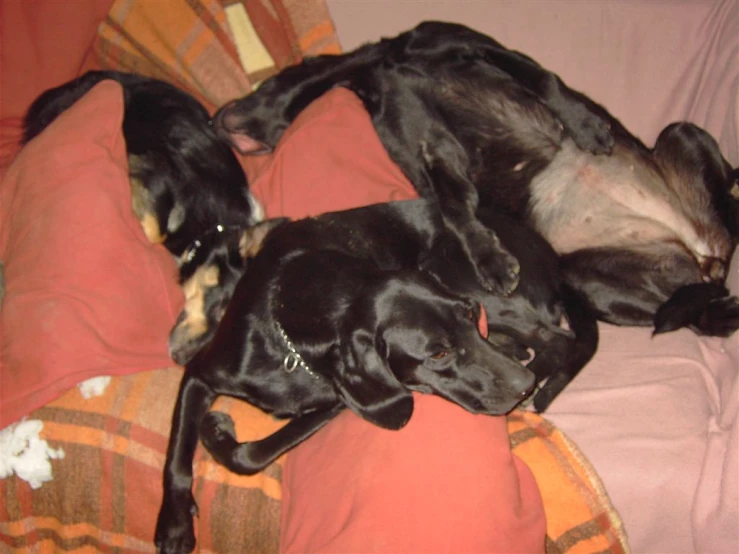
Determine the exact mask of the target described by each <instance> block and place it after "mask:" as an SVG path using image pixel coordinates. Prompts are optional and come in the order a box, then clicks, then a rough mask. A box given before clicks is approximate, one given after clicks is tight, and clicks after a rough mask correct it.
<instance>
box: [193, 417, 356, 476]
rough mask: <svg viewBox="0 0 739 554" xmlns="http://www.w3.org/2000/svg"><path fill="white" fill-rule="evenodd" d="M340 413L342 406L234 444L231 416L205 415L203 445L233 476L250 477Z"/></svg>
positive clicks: (202, 435)
mask: <svg viewBox="0 0 739 554" xmlns="http://www.w3.org/2000/svg"><path fill="white" fill-rule="evenodd" d="M343 409H344V406H343V405H340V406H337V407H335V408H332V409H329V410H317V411H315V412H310V413H307V414H303V415H301V416H298V417H296V418H295V419H291V420H290V421H289V422H288V423H287V424H286V425H285V426H284V427H282V428H280V429H278V430H277V431H275V432H274V433H272V434H271V435H270V436H268V437H265V438H263V439H261V440H258V441H252V442H242V443H240V442H238V441H237V440H236V430H235V429H234V422H233V419H231V416H229V415H228V414H225V413H223V412H208V413H207V414H205V417H204V418H203V421H202V423H201V428H200V433H201V438H202V441H203V445H204V446H205V448H206V449H207V450H208V452H210V453H211V455H212V456H213V458H215V460H216V461H217V462H218V463H220V464H221V465H223V466H225V467H226V468H228V469H229V470H230V471H233V472H234V473H239V474H241V475H253V474H255V473H258V472H260V471H262V470H263V469H264V468H265V467H267V466H268V465H269V464H271V463H272V462H274V461H275V460H276V459H277V458H279V457H280V456H282V455H283V454H284V453H285V452H287V451H288V450H290V449H292V448H294V447H295V446H297V445H298V444H300V443H301V442H303V441H304V440H305V439H307V438H308V437H310V436H311V435H312V434H314V433H315V432H316V431H318V430H319V429H320V428H321V427H323V426H324V425H326V424H327V423H328V422H329V421H331V420H332V419H333V418H334V417H336V415H337V414H338V413H339V412H340V411H341V410H343Z"/></svg>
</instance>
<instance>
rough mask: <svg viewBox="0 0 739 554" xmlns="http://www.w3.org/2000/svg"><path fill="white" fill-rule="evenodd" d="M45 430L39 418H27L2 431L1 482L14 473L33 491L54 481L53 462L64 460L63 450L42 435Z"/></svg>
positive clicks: (0, 442) (0, 441)
mask: <svg viewBox="0 0 739 554" xmlns="http://www.w3.org/2000/svg"><path fill="white" fill-rule="evenodd" d="M43 427H44V424H43V422H42V421H40V420H38V419H24V420H22V421H19V422H18V423H13V424H12V425H9V426H7V427H6V428H5V429H2V430H0V479H5V478H6V477H10V476H11V475H13V473H15V474H16V475H17V476H18V477H20V478H21V479H23V480H24V481H28V483H29V484H30V485H31V488H32V489H37V488H39V487H40V486H41V485H43V484H44V483H45V482H46V481H51V479H52V478H53V475H52V471H51V460H56V459H61V458H64V450H62V449H61V448H59V449H56V450H54V449H53V448H51V447H49V443H47V442H46V441H45V440H44V439H42V438H41V437H40V435H39V433H40V432H41V429H43Z"/></svg>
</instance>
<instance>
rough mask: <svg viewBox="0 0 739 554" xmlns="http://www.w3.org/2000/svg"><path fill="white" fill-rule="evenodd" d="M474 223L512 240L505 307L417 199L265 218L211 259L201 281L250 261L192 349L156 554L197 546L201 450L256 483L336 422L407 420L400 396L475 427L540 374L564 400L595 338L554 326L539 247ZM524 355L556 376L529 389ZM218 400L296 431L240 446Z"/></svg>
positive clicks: (552, 295)
mask: <svg viewBox="0 0 739 554" xmlns="http://www.w3.org/2000/svg"><path fill="white" fill-rule="evenodd" d="M480 217H481V218H482V220H483V221H485V222H486V224H489V225H491V227H493V228H497V229H500V230H501V237H503V238H504V239H506V238H508V235H507V234H506V232H507V231H510V234H511V236H512V237H513V240H512V241H510V242H508V243H507V246H509V248H510V249H511V250H512V251H514V252H515V253H518V252H519V250H520V251H521V253H522V255H521V273H520V274H521V283H520V285H519V287H518V289H517V290H516V291H515V292H514V293H512V294H511V295H510V296H507V297H503V296H498V295H494V294H492V293H490V292H489V291H488V290H486V289H485V288H484V287H482V286H481V285H480V284H479V282H478V281H477V276H476V273H475V271H474V268H473V267H472V266H471V264H469V262H467V261H466V259H465V254H464V253H463V252H461V245H460V244H459V240H458V239H457V238H456V236H455V235H454V234H453V233H449V232H448V231H446V230H445V228H444V226H443V224H442V221H441V217H440V214H439V209H438V206H436V205H435V204H434V203H433V202H429V201H425V200H414V201H407V202H395V203H389V204H376V205H373V206H368V207H364V208H358V209H354V210H348V211H344V212H336V213H329V214H324V215H321V216H318V217H314V218H306V219H302V220H299V221H294V222H287V221H286V220H268V221H265V222H262V223H260V224H257V225H256V226H254V227H251V228H249V229H247V230H246V231H245V232H244V234H243V235H242V236H241V237H240V240H238V241H234V240H233V239H229V240H228V242H230V244H229V245H228V246H225V245H224V248H223V249H222V250H219V249H212V250H211V252H213V253H215V252H220V255H219V256H217V257H215V258H212V259H211V260H210V262H208V263H206V264H203V265H202V266H201V268H200V269H201V270H203V271H209V270H210V269H209V268H210V267H217V268H219V269H217V271H218V272H221V271H222V267H223V263H224V258H225V257H227V256H228V255H229V254H227V251H229V250H230V251H231V254H230V255H231V256H234V255H240V256H243V257H245V258H248V259H247V261H246V265H247V269H246V271H245V273H244V274H243V276H242V277H241V279H240V280H239V281H238V284H237V285H236V287H235V290H234V294H233V296H232V298H231V300H230V302H229V304H228V307H227V308H226V312H225V314H224V316H223V318H222V320H221V321H220V324H219V325H218V327H217V328H208V329H207V330H206V332H205V333H204V334H202V335H199V336H198V337H197V340H198V341H201V346H202V347H201V348H200V349H199V350H198V351H197V353H196V354H195V355H194V357H193V358H192V360H191V361H190V362H189V363H188V364H187V366H186V370H185V375H184V377H183V381H182V384H181V387H180V393H179V396H178V400H177V405H176V407H175V412H174V415H173V424H172V431H171V434H170V443H169V447H168V451H167V461H166V464H165V470H164V497H163V503H162V508H161V511H160V514H159V519H158V523H157V531H156V539H155V540H156V544H157V546H158V547H159V548H160V550H161V551H162V552H186V551H190V550H191V549H192V548H193V546H194V535H193V522H192V517H193V514H194V513H195V510H196V507H195V503H194V500H193V496H192V491H191V486H192V462H193V456H194V452H195V448H196V445H197V443H198V439H199V438H200V439H201V440H202V441H203V443H204V444H205V446H206V448H207V449H208V450H209V451H210V452H211V454H212V455H213V456H214V458H215V459H216V460H217V461H218V462H220V463H221V464H223V465H225V466H226V467H227V468H229V469H230V470H232V471H234V472H238V473H246V474H251V473H255V472H257V471H260V470H261V469H263V468H264V467H265V466H266V465H267V464H269V463H270V462H272V461H273V460H275V459H276V458H277V457H278V456H280V455H281V454H283V453H284V452H286V451H287V450H289V449H290V448H292V447H293V446H295V445H296V444H298V443H299V442H301V441H302V440H304V439H306V438H307V437H308V436H310V435H311V434H313V433H314V432H316V431H317V430H318V429H319V428H320V427H321V426H323V425H324V424H325V423H327V422H328V421H329V420H330V419H332V418H333V417H334V416H335V415H336V414H337V413H338V412H339V411H340V410H343V409H345V408H349V409H351V410H353V411H354V412H355V413H357V414H358V415H360V416H361V417H363V418H364V419H366V420H368V421H370V422H372V423H374V424H376V425H379V426H381V427H384V428H388V429H399V428H401V427H403V426H404V425H405V424H406V422H407V421H408V419H409V418H410V417H411V413H412V411H413V400H412V396H411V391H420V392H424V393H431V394H436V395H439V396H441V397H443V398H446V399H448V400H450V401H452V402H455V403H457V404H458V405H460V406H462V407H464V408H465V409H467V410H469V411H470V412H473V413H484V414H504V413H506V412H508V411H509V410H511V409H512V408H513V407H514V406H515V405H516V404H518V403H519V402H520V401H521V400H522V399H523V398H524V397H526V396H527V395H528V394H530V392H531V390H532V388H533V386H534V384H535V381H536V380H539V379H540V378H541V377H542V375H543V376H544V377H547V376H548V377H549V380H548V381H547V383H550V382H551V383H552V385H551V387H552V390H551V391H549V392H547V393H545V394H544V397H546V398H547V399H549V398H550V397H553V396H554V395H556V393H557V392H559V390H561V387H560V385H561V383H562V382H564V383H566V382H567V381H569V379H570V378H571V375H569V372H572V371H574V372H575V373H576V371H577V370H579V368H580V367H582V365H584V363H585V362H586V361H587V359H588V358H589V356H590V355H592V352H593V351H594V349H595V342H594V340H596V339H597V335H595V334H592V333H591V334H587V333H583V334H582V337H586V338H585V339H581V340H580V341H578V340H577V338H576V337H574V336H573V333H571V332H568V331H566V330H563V329H562V328H561V327H560V323H561V321H560V320H561V319H562V317H563V315H565V316H566V318H567V319H568V320H569V319H570V314H564V311H563V307H562V303H561V302H560V300H559V297H558V295H559V292H560V291H559V284H560V283H559V281H558V280H557V278H556V275H557V256H556V254H554V252H553V251H552V250H551V247H549V245H548V244H547V243H546V241H544V240H543V239H541V238H540V237H536V236H535V233H534V232H533V231H531V230H529V229H527V228H526V227H524V226H523V225H522V224H520V223H518V222H515V221H514V220H507V219H505V218H503V217H500V216H497V215H496V214H494V213H492V212H486V213H481V214H480ZM517 228H518V229H519V230H520V233H519V232H516V229H517ZM550 263H551V265H547V264H550ZM226 265H228V264H226ZM186 312H187V307H186V309H185V313H186ZM587 313H588V312H586V315H587ZM486 319H487V321H486ZM568 322H569V324H570V327H571V328H572V329H573V330H575V329H585V330H586V331H587V330H588V329H591V330H592V329H594V328H595V320H593V319H591V320H588V319H587V318H585V319H584V320H582V321H580V320H579V319H577V314H576V315H575V318H574V319H573V320H571V321H568ZM486 324H487V325H488V326H489V329H490V332H491V336H490V340H486V339H485V338H484V336H485V335H487V329H485V328H484V327H485V325H486ZM190 331H191V329H190V325H189V324H188V323H187V317H185V318H183V320H182V326H181V327H180V326H178V328H175V331H174V332H173V335H172V350H173V351H177V350H178V349H180V348H188V346H187V343H188V341H189V337H190ZM575 334H576V333H575ZM526 348H532V349H533V350H534V351H535V357H534V359H533V361H531V362H530V363H529V368H531V369H532V371H534V372H537V371H540V372H545V371H553V372H554V374H553V375H551V376H549V375H548V374H546V375H544V374H543V373H542V374H541V375H540V374H538V373H537V375H536V377H535V376H534V374H533V373H532V371H529V369H527V368H526V367H525V366H524V365H522V364H521V363H520V362H519V360H517V359H515V358H520V357H523V356H524V355H525V354H524V353H523V352H522V351H523V350H525V349H526ZM583 359H584V360H583ZM537 362H538V363H539V366H538V368H537V369H536V370H535V369H534V367H536V364H537ZM561 386H563V385H561ZM558 387H560V388H559V390H558ZM546 389H547V385H544V389H542V391H540V393H537V396H538V394H541V393H542V392H544V390H546ZM218 395H228V396H235V397H237V398H240V399H243V400H245V401H247V402H249V403H251V404H253V405H256V406H258V407H260V408H261V409H263V410H265V411H267V412H268V413H271V414H273V415H275V416H277V417H283V418H291V420H290V422H288V423H287V424H286V425H285V426H284V427H283V428H281V429H280V430H279V431H277V432H276V433H274V434H273V435H270V436H269V437H267V438H265V439H262V440H259V441H256V442H250V443H241V444H240V443H238V442H237V440H236V438H235V433H234V428H233V422H232V421H231V419H230V417H229V416H227V415H225V414H222V413H217V412H208V409H209V407H210V406H211V404H212V403H213V401H214V400H215V398H216V397H217V396H218Z"/></svg>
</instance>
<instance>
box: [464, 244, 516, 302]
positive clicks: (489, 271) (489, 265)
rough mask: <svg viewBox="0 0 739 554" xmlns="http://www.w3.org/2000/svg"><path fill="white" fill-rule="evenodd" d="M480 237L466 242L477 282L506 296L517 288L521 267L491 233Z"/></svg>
mask: <svg viewBox="0 0 739 554" xmlns="http://www.w3.org/2000/svg"><path fill="white" fill-rule="evenodd" d="M481 235H482V236H478V237H476V238H475V239H473V240H471V241H468V245H469V248H470V255H471V257H472V261H473V263H474V267H475V269H476V271H477V277H478V280H479V281H480V284H481V285H482V286H483V287H485V288H486V289H487V290H489V291H491V292H493V293H495V294H502V295H504V296H507V295H509V294H510V293H512V292H513V291H514V290H516V287H517V286H518V280H519V277H520V275H519V274H520V272H521V266H520V265H519V263H518V260H517V259H516V258H515V257H514V256H513V255H511V254H510V253H509V252H508V251H507V250H506V249H505V248H503V246H502V245H501V244H500V241H499V240H498V237H497V235H495V234H494V233H493V232H492V231H490V232H486V233H482V234H481Z"/></svg>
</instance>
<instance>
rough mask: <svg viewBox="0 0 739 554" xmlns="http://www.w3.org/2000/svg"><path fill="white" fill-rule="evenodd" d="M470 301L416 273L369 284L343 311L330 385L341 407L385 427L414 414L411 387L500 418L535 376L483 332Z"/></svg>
mask: <svg viewBox="0 0 739 554" xmlns="http://www.w3.org/2000/svg"><path fill="white" fill-rule="evenodd" d="M482 318H483V314H482V313H481V307H480V305H479V304H477V303H476V302H474V301H468V300H465V299H463V298H461V297H459V296H456V295H455V294H453V293H450V292H449V291H447V289H446V288H444V287H443V286H441V285H440V284H439V283H438V282H436V280H435V279H433V278H432V277H430V276H427V275H424V274H422V273H419V272H402V273H399V274H395V275H393V276H392V277H389V278H388V279H386V280H383V281H382V282H381V283H380V284H379V285H377V286H376V287H371V288H370V289H369V290H367V291H366V294H364V295H363V296H362V298H361V299H360V300H359V301H358V302H357V303H356V304H355V305H353V306H352V308H351V309H350V310H348V315H347V318H346V320H345V321H344V327H343V328H344V337H345V339H344V340H345V343H344V344H343V345H342V352H341V362H340V363H339V368H338V371H337V372H336V385H337V388H338V390H339V391H340V394H341V395H342V397H343V399H344V401H345V402H346V404H347V405H348V406H349V407H350V408H351V409H352V410H353V411H355V412H356V413H358V414H359V415H361V416H362V417H363V418H364V419H366V420H368V421H370V422H372V423H374V424H376V425H379V426H380V427H385V428H388V429H399V428H401V427H403V426H404V425H405V424H406V423H407V422H408V420H409V419H410V416H411V414H412V412H413V398H412V396H411V391H419V392H424V393H430V394H436V395H438V396H441V397H443V398H446V399H447V400H450V401H451V402H454V403H456V404H458V405H459V406H461V407H463V408H465V409H466V410H468V411H470V412H472V413H481V414H490V415H500V414H505V413H507V412H509V411H510V410H512V409H513V408H514V407H515V406H516V404H518V403H519V402H520V401H521V400H523V399H524V398H525V397H526V396H527V395H528V394H529V393H530V392H531V391H532V389H533V387H534V383H535V379H534V375H533V374H532V373H531V372H530V371H529V370H527V369H526V367H525V366H523V365H522V364H520V363H519V362H517V361H515V360H513V359H511V358H508V357H506V356H504V355H502V354H501V353H500V352H498V351H497V350H496V349H495V347H494V346H493V345H492V344H491V343H490V342H488V341H487V340H486V339H485V337H484V336H483V335H484V334H485V333H484V332H483V328H484V329H486V327H487V326H486V324H484V323H482Z"/></svg>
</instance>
